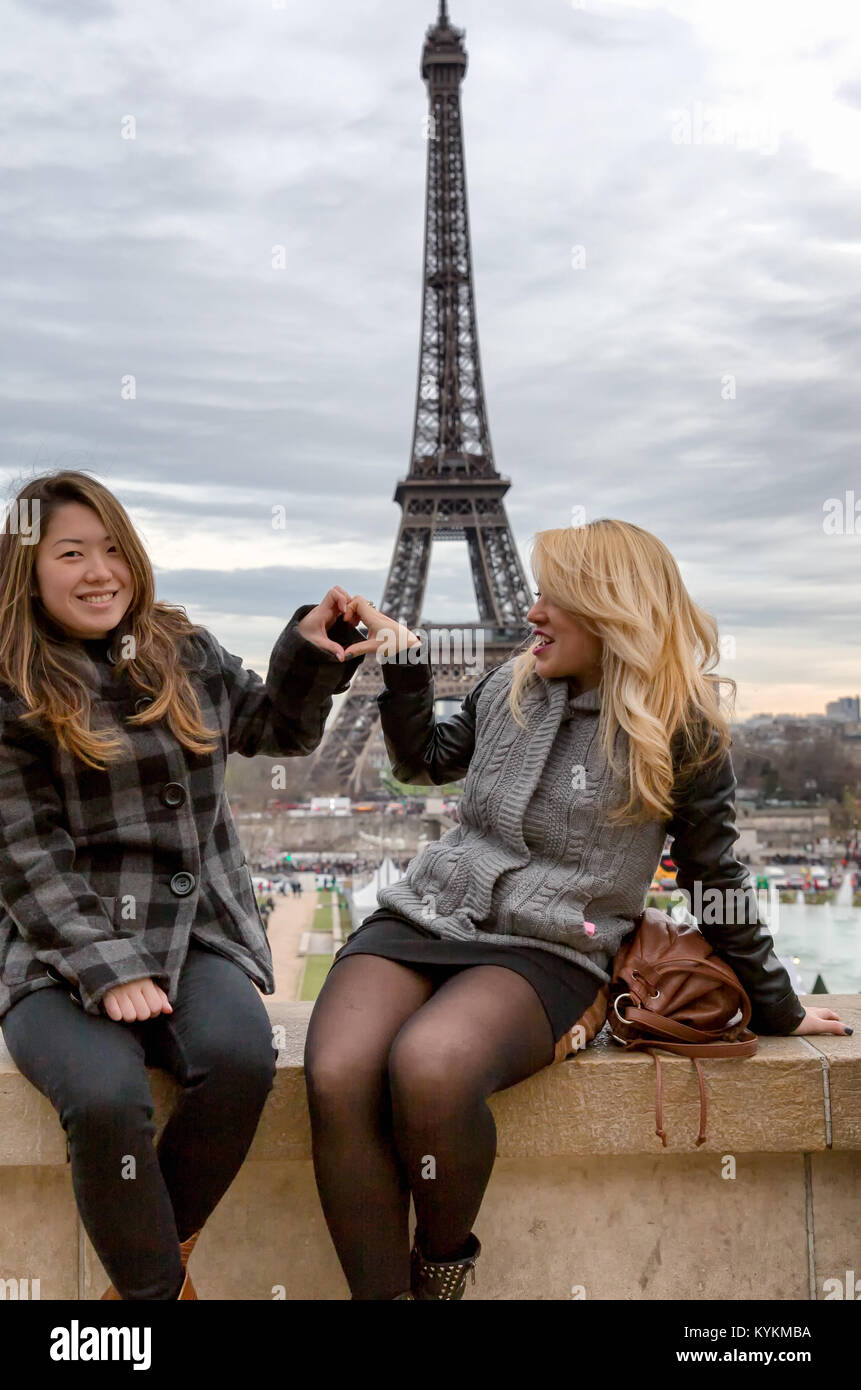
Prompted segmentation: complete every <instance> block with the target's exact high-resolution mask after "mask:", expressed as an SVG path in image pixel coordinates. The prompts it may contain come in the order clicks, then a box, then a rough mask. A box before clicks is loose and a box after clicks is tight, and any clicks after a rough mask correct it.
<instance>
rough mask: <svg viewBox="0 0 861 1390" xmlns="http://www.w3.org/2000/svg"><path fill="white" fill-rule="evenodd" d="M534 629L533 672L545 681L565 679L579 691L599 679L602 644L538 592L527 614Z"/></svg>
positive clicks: (565, 612)
mask: <svg viewBox="0 0 861 1390" xmlns="http://www.w3.org/2000/svg"><path fill="white" fill-rule="evenodd" d="M526 617H527V621H528V622H530V623H532V624H533V625H534V627H535V638H536V641H535V642H534V643H533V645H532V647H531V651H532V653H533V655H534V657H535V670H536V672H537V673H538V675H539V676H544V677H545V679H547V680H554V679H556V678H558V677H568V680H569V682H570V683H571V684H576V686H577V687H578V689H579V690H580V691H581V692H582V691H585V690H592V689H593V688H594V687H595V686H597V685H598V684H599V682H600V680H601V641H600V639H599V638H598V637H595V636H593V634H592V633H591V632H588V631H587V630H586V628H585V627H583V625H582V624H581V623H580V622H578V620H577V619H576V618H575V617H574V615H573V613H569V612H568V610H567V609H565V608H558V607H557V605H556V604H555V603H553V602H552V601H551V600H550V599H549V598H545V597H544V595H543V594H541V593H540V592H539V593H538V596H537V598H536V600H535V603H533V605H532V607H531V608H530V610H529V612H528V613H527V615H526Z"/></svg>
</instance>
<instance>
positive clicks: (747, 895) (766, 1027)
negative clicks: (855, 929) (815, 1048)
mask: <svg viewBox="0 0 861 1390" xmlns="http://www.w3.org/2000/svg"><path fill="white" fill-rule="evenodd" d="M685 784H686V786H685V790H684V791H682V792H681V793H680V794H677V797H676V804H675V808H674V813H673V816H672V819H671V820H670V822H669V823H668V825H667V833H668V834H669V835H672V837H673V844H672V851H671V853H672V857H673V861H674V863H675V865H676V881H677V883H678V886H679V888H681V889H682V891H683V892H684V893H685V894H686V895H687V901H688V904H689V908H690V911H691V912H692V914H693V916H694V917H695V918H696V920H697V925H698V927H699V929H700V931H701V932H702V934H703V936H704V937H705V938H706V940H707V941H708V943H709V945H710V946H711V947H712V949H713V950H714V951H715V952H716V953H717V955H718V956H720V957H721V959H722V960H724V961H726V963H727V965H729V966H731V967H732V969H733V970H734V971H735V973H736V975H737V976H738V978H739V980H740V981H741V984H742V985H743V986H744V989H745V990H746V992H747V995H748V997H749V999H750V1002H751V1006H752V1013H751V1020H750V1027H751V1028H752V1029H753V1031H754V1032H755V1033H780V1034H788V1033H791V1032H792V1031H793V1030H794V1029H795V1028H797V1027H798V1025H799V1023H800V1022H801V1021H802V1019H803V1018H804V1015H805V1009H804V1005H803V1004H802V1003H801V1002H800V1000H799V998H798V996H797V995H796V993H795V991H794V990H793V988H792V984H791V981H790V978H789V975H788V973H787V971H786V969H785V967H784V966H783V965H781V963H780V961H779V960H778V958H777V956H776V955H775V951H774V941H773V939H772V936H771V932H770V931H769V926H768V922H767V920H766V919H765V918H763V916H762V914H761V913H760V912H759V910H758V905H757V901H756V892H755V889H754V886H753V884H752V882H751V877H750V873H749V871H748V870H747V869H746V868H745V866H744V865H743V864H742V863H740V862H739V860H738V859H736V858H735V856H734V854H733V846H734V844H735V842H736V840H737V839H738V829H737V827H736V822H735V789H736V779H735V773H734V772H733V766H732V759H731V757H730V755H729V753H728V752H727V753H725V754H724V755H723V756H722V757H721V758H720V759H715V760H714V761H713V762H712V763H710V764H707V765H705V766H704V767H703V769H702V770H701V771H700V772H699V773H698V774H697V775H695V776H694V777H693V778H690V777H688V778H686V779H685ZM678 785H679V784H678V783H677V787H678ZM709 890H717V892H715V891H711V892H710V891H709ZM699 903H701V904H702V911H701V912H699V911H698V904H699Z"/></svg>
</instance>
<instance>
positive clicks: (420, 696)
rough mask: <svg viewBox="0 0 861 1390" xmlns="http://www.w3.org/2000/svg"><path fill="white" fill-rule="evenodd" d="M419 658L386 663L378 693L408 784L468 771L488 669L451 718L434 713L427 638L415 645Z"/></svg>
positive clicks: (388, 737) (389, 743)
mask: <svg viewBox="0 0 861 1390" xmlns="http://www.w3.org/2000/svg"><path fill="white" fill-rule="evenodd" d="M412 650H413V652H415V653H416V654H417V657H418V658H419V659H418V660H416V659H415V658H414V660H415V664H406V663H404V664H403V665H401V664H400V663H398V662H384V663H383V665H382V668H381V669H382V673H383V681H384V683H385V687H386V688H385V690H383V691H382V692H381V693H380V694H379V695H378V696H377V705H378V707H379V711H380V724H381V725H382V730H383V738H384V740H385V744H386V752H387V753H388V755H389V761H390V763H391V765H392V772H393V773H394V775H395V777H396V778H397V779H398V781H399V782H405V783H407V785H415V786H423V787H427V786H432V787H439V786H442V785H443V784H444V783H446V782H458V781H460V779H461V778H462V777H465V776H466V771H467V768H468V767H469V760H470V758H471V757H472V753H473V749H474V748H475V702H476V700H477V699H478V695H479V692H480V690H481V688H482V686H483V685H484V683H485V681H487V680H488V679H489V677H490V676H491V675H492V674H493V670H491V671H487V672H486V673H485V675H483V676H482V677H481V680H479V681H478V682H477V684H476V685H474V686H473V688H472V690H471V691H470V692H469V694H468V695H467V697H466V699H465V700H464V701H463V703H462V704H461V708H460V712H459V713H458V714H452V715H450V716H449V717H448V718H447V719H436V718H435V716H434V682H433V672H432V670H431V666H430V661H429V660H428V659H421V658H423V657H426V655H427V652H426V644H422V646H421V647H417V648H413V649H412ZM493 669H496V668H493Z"/></svg>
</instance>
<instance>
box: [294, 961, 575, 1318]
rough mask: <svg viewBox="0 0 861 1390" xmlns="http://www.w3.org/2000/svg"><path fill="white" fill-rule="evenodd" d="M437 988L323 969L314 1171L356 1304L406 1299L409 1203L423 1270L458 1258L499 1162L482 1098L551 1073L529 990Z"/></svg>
mask: <svg viewBox="0 0 861 1390" xmlns="http://www.w3.org/2000/svg"><path fill="white" fill-rule="evenodd" d="M435 969H436V970H437V971H439V972H440V974H441V975H442V976H443V978H444V982H443V983H439V980H438V979H437V980H435V979H434V978H428V977H427V976H426V975H425V974H423V973H421V972H419V971H418V970H413V969H411V968H410V967H409V966H408V965H402V964H400V963H399V962H398V961H392V960H387V959H385V958H384V957H381V956H374V955H363V954H355V955H349V956H345V957H343V959H341V960H339V961H336V962H335V964H334V965H333V966H332V969H331V970H330V972H329V974H328V976H327V977H326V980H325V982H324V984H323V988H322V990H321V991H320V994H319V996H318V998H317V1002H316V1004H315V1006H314V1011H313V1013H312V1015H311V1021H310V1024H309V1026H308V1036H307V1041H306V1045H305V1078H306V1083H307V1087H308V1105H309V1110H310V1115H311V1133H312V1146H313V1156H314V1172H315V1175H316V1179H317V1188H318V1190H319V1193H320V1201H321V1203H322V1207H323V1213H324V1215H325V1218H326V1223H327V1225H328V1227H329V1232H330V1234H331V1236H332V1240H333V1242H334V1245H335V1249H336V1251H337V1253H338V1258H339V1259H340V1261H341V1266H342V1268H343V1270H344V1273H345V1275H346V1277H347V1282H348V1284H349V1286H350V1292H351V1294H352V1296H353V1298H354V1299H391V1298H394V1297H395V1295H396V1294H398V1293H402V1292H404V1290H406V1289H408V1288H409V1286H410V1273H409V1269H410V1261H409V1248H410V1247H409V1202H410V1193H411V1192H412V1197H413V1203H414V1205H415V1211H416V1235H417V1238H418V1240H419V1243H420V1245H421V1248H422V1252H423V1253H424V1254H426V1255H427V1256H428V1257H429V1258H430V1259H432V1260H446V1259H454V1258H456V1257H457V1255H458V1254H459V1253H460V1252H461V1249H462V1247H463V1246H464V1244H465V1242H466V1239H467V1237H468V1235H469V1234H470V1231H471V1230H472V1224H473V1222H474V1220H475V1218H476V1216H477V1215H478V1210H479V1207H480V1206H481V1201H482V1198H483V1196H484V1191H485V1188H486V1187H487V1183H488V1180H489V1178H490V1174H491V1170H492V1168H493V1164H494V1160H495V1158H496V1125H495V1123H494V1119H493V1115H492V1114H491V1111H490V1108H489V1106H488V1105H487V1097H488V1096H489V1095H491V1094H492V1093H493V1092H494V1091H501V1090H504V1089H505V1088H506V1087H507V1086H513V1085H514V1084H515V1082H517V1081H522V1080H524V1079H525V1078H526V1077H527V1076H531V1075H532V1074H533V1072H536V1071H540V1070H541V1068H543V1067H545V1066H548V1065H549V1064H550V1063H551V1062H552V1061H553V1055H554V1050H555V1039H554V1037H553V1029H552V1028H551V1026H550V1020H549V1019H548V1017H547V1014H546V1013H545V1011H544V1006H543V1005H542V1003H541V1000H540V999H539V997H538V995H537V993H536V992H535V990H534V989H533V987H532V985H531V984H530V983H529V981H528V980H526V979H524V978H523V976H522V975H519V974H518V973H517V972H516V971H514V970H509V969H508V968H507V967H505V966H499V965H475V966H469V967H468V968H467V969H465V970H464V969H461V970H459V971H458V972H457V973H456V974H453V975H452V974H450V973H448V972H447V971H446V968H445V967H435Z"/></svg>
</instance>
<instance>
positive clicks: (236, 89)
mask: <svg viewBox="0 0 861 1390" xmlns="http://www.w3.org/2000/svg"><path fill="white" fill-rule="evenodd" d="M449 9H450V13H451V18H452V22H453V23H454V24H456V25H457V26H459V27H462V28H465V29H466V45H467V50H468V53H469V70H468V73H467V78H466V82H465V84H464V88H463V109H464V122H465V133H466V164H467V174H468V180H469V208H470V219H471V229H472V240H473V263H474V274H475V289H476V301H477V308H478V321H479V339H480V345H481V355H482V366H483V372H484V378H485V388H486V394H487V401H488V409H489V418H490V429H491V438H492V442H493V447H494V452H495V458H496V465H497V468H498V469H499V471H500V472H501V473H502V474H504V475H505V476H507V477H509V478H510V479H511V484H512V485H511V490H510V492H509V494H508V497H507V499H506V504H507V507H508V512H509V517H510V520H511V524H512V527H513V529H514V533H515V536H516V539H517V542H518V545H519V547H520V549H521V553H522V555H523V559H524V564H525V565H526V566H527V573H528V572H529V570H528V559H529V543H530V538H531V537H532V536H533V535H534V533H535V532H536V531H538V530H541V529H543V528H545V527H551V526H559V525H564V524H566V521H567V518H568V517H569V516H570V515H571V509H572V508H573V507H583V508H585V515H586V517H587V519H591V518H593V517H597V516H616V517H621V518H624V519H627V520H630V521H635V522H637V523H638V524H639V525H641V526H645V527H647V528H648V529H650V530H652V531H654V532H656V533H657V534H658V535H659V536H660V537H661V538H662V539H663V540H664V541H665V542H666V543H667V544H668V545H669V546H670V548H671V549H672V551H673V553H674V554H675V555H676V557H677V558H678V560H679V563H680V565H681V568H682V573H683V575H684V577H685V580H686V582H687V584H688V587H689V589H690V591H691V593H692V595H693V597H694V598H695V599H696V600H697V602H699V603H701V604H702V605H703V606H704V607H706V608H707V609H709V610H710V611H711V612H713V613H714V614H715V616H716V617H717V619H718V622H719V623H720V627H721V631H722V634H723V635H724V637H725V638H726V639H729V641H728V643H727V647H728V649H729V650H731V649H732V645H733V644H734V649H735V656H734V658H733V659H727V660H726V661H725V662H724V664H723V667H722V669H723V670H724V672H725V673H726V674H727V675H732V676H734V677H735V679H736V680H737V681H738V682H739V696H738V703H737V714H738V716H739V717H743V716H745V715H747V714H750V713H753V712H754V711H757V710H772V711H775V712H777V711H789V710H797V711H818V710H822V708H823V705H824V702H825V700H827V699H832V698H834V697H835V696H838V695H843V694H855V693H856V692H858V691H861V632H859V626H861V625H859V587H861V585H860V584H859V580H861V466H859V452H858V439H859V425H861V404H859V402H861V391H860V390H859V369H861V239H859V205H861V164H859V157H858V152H859V150H861V62H859V59H861V25H859V23H858V20H857V17H855V16H854V14H853V8H852V6H849V5H846V4H845V2H844V0H817V3H816V4H815V5H811V4H809V3H808V0H804V3H800V0H722V3H721V4H716V3H715V0H666V2H665V3H629V4H616V3H610V2H609V0H606V2H605V0H583V3H573V4H572V3H570V0H567V2H566V0H530V3H529V4H526V3H524V0H451V3H450V6H449ZM435 12H436V0H316V2H315V3H313V4H299V3H297V0H234V3H230V2H229V0H205V3H204V0H183V3H177V0H147V3H146V4H145V5H138V4H131V3H129V0H125V2H124V3H109V0H75V3H74V4H70V3H68V0H26V3H24V2H23V0H22V2H21V3H19V2H18V0H5V4H4V6H3V15H4V26H3V27H4V40H5V42H4V45H3V50H2V54H0V73H2V80H0V124H2V145H0V162H2V184H3V213H2V231H0V235H1V236H2V244H0V256H2V265H3V274H2V277H0V294H2V315H3V322H4V332H3V335H2V345H1V346H0V351H1V352H2V360H0V394H2V418H0V467H2V470H3V471H2V482H3V486H4V489H5V493H6V495H7V496H10V495H12V491H11V490H12V489H13V488H14V486H15V485H17V484H18V483H20V481H23V480H24V479H25V478H27V477H29V476H31V475H32V474H33V473H36V472H42V471H46V470H49V469H54V468H58V467H74V468H85V469H88V470H90V471H91V472H93V473H95V474H96V475H97V476H98V477H99V478H100V479H101V480H102V481H104V482H105V483H106V484H107V485H108V486H109V487H111V488H112V489H113V490H114V491H115V492H116V494H117V495H118V497H119V498H120V500H121V501H122V502H123V503H124V505H125V506H126V507H127V508H128V509H129V511H130V514H131V516H132V518H133V520H134V522H135V524H136V525H137V526H138V528H139V530H140V531H141V533H142V535H143V537H144V540H145V542H146V544H147V547H148V550H149V553H150V556H151V558H152V561H153V564H154V566H155V568H156V572H157V578H158V596H159V598H163V599H167V600H169V601H172V602H176V603H182V604H185V605H186V607H187V608H188V611H189V613H190V615H191V616H192V617H193V618H194V619H195V620H196V621H199V622H203V623H205V624H206V625H207V626H209V627H211V628H212V630H213V631H214V632H215V633H216V635H217V636H218V637H219V640H220V641H221V642H222V643H223V644H224V645H225V646H226V647H227V648H228V649H229V650H231V651H234V652H237V653H238V654H240V655H241V656H242V657H243V659H244V660H245V662H246V664H247V665H249V666H253V667H255V668H256V669H257V670H259V671H260V672H261V673H264V672H265V669H266V664H267V660H268V654H269V651H270V649H271V646H272V643H273V641H274V639H275V637H276V636H277V634H278V632H279V631H280V629H281V627H282V626H283V624H284V622H285V621H286V620H287V618H288V617H289V616H290V614H291V613H292V612H293V610H294V609H295V608H296V607H297V606H298V605H299V604H300V603H315V602H318V601H319V600H320V599H321V598H322V597H323V595H324V593H325V592H326V590H327V589H328V588H329V587H330V586H331V585H332V584H333V583H338V584H340V585H342V586H343V587H344V588H346V589H348V590H349V591H351V592H361V593H364V594H365V595H366V596H367V597H369V598H371V599H372V600H373V601H374V602H379V600H380V597H381V593H382V588H383V584H384V581H385V577H386V573H387V571H388V566H389V562H390V558H391V552H392V546H393V542H394V539H395V536H396V534H397V524H398V518H399V509H398V508H397V507H396V505H395V504H394V502H393V501H392V493H393V490H394V486H395V483H396V481H397V479H398V478H400V477H401V476H403V474H404V473H405V471H406V469H407V467H408V464H409V449H410V443H411V437H412V424H413V410H414V401H415V389H416V364H417V354H418V335H419V309H420V289H421V258H422V242H423V215H424V181H425V152H426V146H425V136H424V120H425V116H426V92H425V88H424V85H423V83H422V81H421V78H420V74H419V57H420V53H421V48H422V43H423V40H424V34H425V30H426V28H427V26H428V25H429V24H430V23H431V22H432V21H433V20H434V18H435ZM279 246H280V247H283V248H284V251H283V256H282V257H281V259H282V260H283V266H281V267H277V266H273V248H274V247H279ZM276 259H278V257H277V256H276ZM128 377H133V378H134V389H135V396H134V399H124V398H123V397H124V392H123V380H124V378H128ZM128 394H129V393H128V390H126V392H125V395H128ZM854 494H857V499H858V517H857V519H855V524H854V525H853V524H852V521H853V511H854V496H853V495H854ZM829 499H837V501H838V502H839V503H840V511H839V513H838V510H837V505H836V502H829ZM279 504H280V505H283V507H284V508H285V509H286V517H287V524H286V527H285V528H284V529H273V526H272V509H273V507H275V506H278V505H279ZM833 515H837V524H836V525H835V524H833V523H830V522H829V520H828V518H829V517H831V516H833ZM841 516H842V524H841V522H840V518H841ZM832 532H837V533H836V534H834V533H832ZM474 616H475V609H474V603H473V600H472V594H471V586H470V582H469V578H468V571H467V567H466V560H465V555H464V553H463V552H462V548H461V547H460V546H454V545H451V544H449V545H446V546H442V545H440V546H438V547H437V552H436V554H435V556H434V561H433V564H432V569H431V583H430V589H429V593H428V598H427V602H426V607H425V612H424V614H423V618H424V619H426V620H427V619H433V620H435V621H437V622H450V623H456V622H457V621H458V620H461V621H465V620H469V619H472V618H474Z"/></svg>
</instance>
